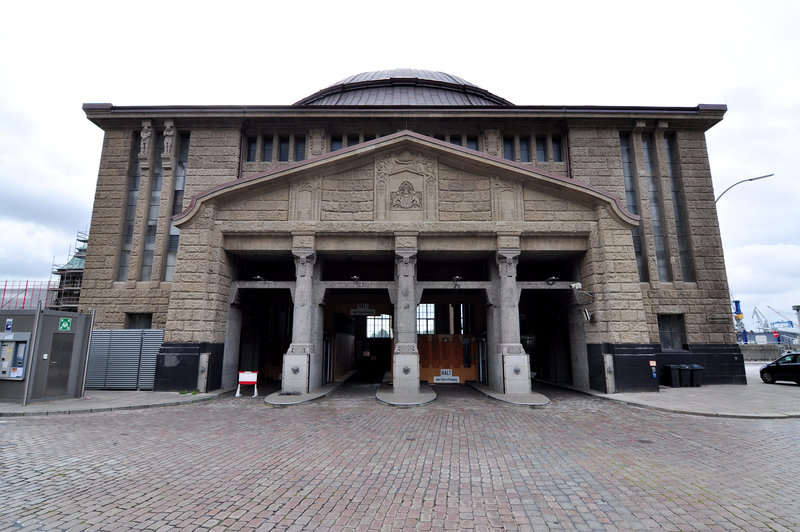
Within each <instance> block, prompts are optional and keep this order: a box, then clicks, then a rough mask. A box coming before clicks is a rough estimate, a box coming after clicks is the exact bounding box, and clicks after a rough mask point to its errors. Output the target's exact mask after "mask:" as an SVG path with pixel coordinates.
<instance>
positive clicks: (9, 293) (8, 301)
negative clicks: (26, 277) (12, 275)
mask: <svg viewBox="0 0 800 532" xmlns="http://www.w3.org/2000/svg"><path fill="white" fill-rule="evenodd" d="M57 286H58V283H56V282H54V281H0V291H1V293H0V310H28V309H35V308H37V307H38V306H39V303H41V304H42V307H43V308H50V306H51V303H52V299H51V298H52V297H54V293H53V289H54V288H56V287H57Z"/></svg>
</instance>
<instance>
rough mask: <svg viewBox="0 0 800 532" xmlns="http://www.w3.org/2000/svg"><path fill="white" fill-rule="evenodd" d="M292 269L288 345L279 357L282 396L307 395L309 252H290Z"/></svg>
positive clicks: (311, 290)
mask: <svg viewBox="0 0 800 532" xmlns="http://www.w3.org/2000/svg"><path fill="white" fill-rule="evenodd" d="M292 254H293V255H294V265H295V277H296V280H295V288H294V318H293V321H292V343H291V345H289V350H288V351H287V352H286V354H285V355H283V372H282V385H281V391H282V392H283V393H293V394H294V393H300V394H306V393H308V391H309V390H308V375H309V364H310V361H311V354H312V353H313V351H314V344H313V339H312V337H311V329H312V325H313V317H314V313H313V311H314V262H315V261H316V254H315V253H314V250H313V249H300V250H298V249H293V250H292Z"/></svg>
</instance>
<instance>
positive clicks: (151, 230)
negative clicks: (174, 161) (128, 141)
mask: <svg viewBox="0 0 800 532" xmlns="http://www.w3.org/2000/svg"><path fill="white" fill-rule="evenodd" d="M163 151H164V135H163V134H162V133H159V134H158V139H157V141H156V155H155V159H154V161H153V175H152V177H151V179H150V205H149V207H148V209H147V229H146V230H145V235H144V252H143V253H142V271H141V275H140V276H139V278H140V279H141V280H142V281H150V280H151V279H152V277H153V258H154V254H155V249H156V234H157V232H158V211H159V209H160V207H161V184H162V182H163V179H164V166H163V163H162V160H161V152H163Z"/></svg>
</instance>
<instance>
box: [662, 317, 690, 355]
mask: <svg viewBox="0 0 800 532" xmlns="http://www.w3.org/2000/svg"><path fill="white" fill-rule="evenodd" d="M658 339H659V341H660V342H661V350H662V351H678V350H685V349H686V347H687V345H686V327H685V325H684V321H683V314H659V315H658Z"/></svg>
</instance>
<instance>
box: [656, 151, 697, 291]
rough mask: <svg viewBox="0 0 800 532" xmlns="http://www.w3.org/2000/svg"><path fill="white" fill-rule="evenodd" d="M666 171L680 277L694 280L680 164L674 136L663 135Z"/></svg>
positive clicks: (689, 280)
mask: <svg viewBox="0 0 800 532" xmlns="http://www.w3.org/2000/svg"><path fill="white" fill-rule="evenodd" d="M664 141H665V148H666V155H667V171H668V172H669V183H670V190H671V192H672V210H673V214H674V216H675V232H676V233H677V234H676V235H675V236H676V237H677V239H678V258H679V259H680V263H681V278H682V279H683V280H684V281H686V282H690V283H691V282H694V281H695V275H694V265H693V262H694V261H693V260H692V247H691V242H690V240H689V222H688V216H687V215H686V204H685V202H684V200H683V181H682V179H681V173H680V165H679V164H678V151H677V148H676V146H675V136H674V135H667V136H666V137H664Z"/></svg>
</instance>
